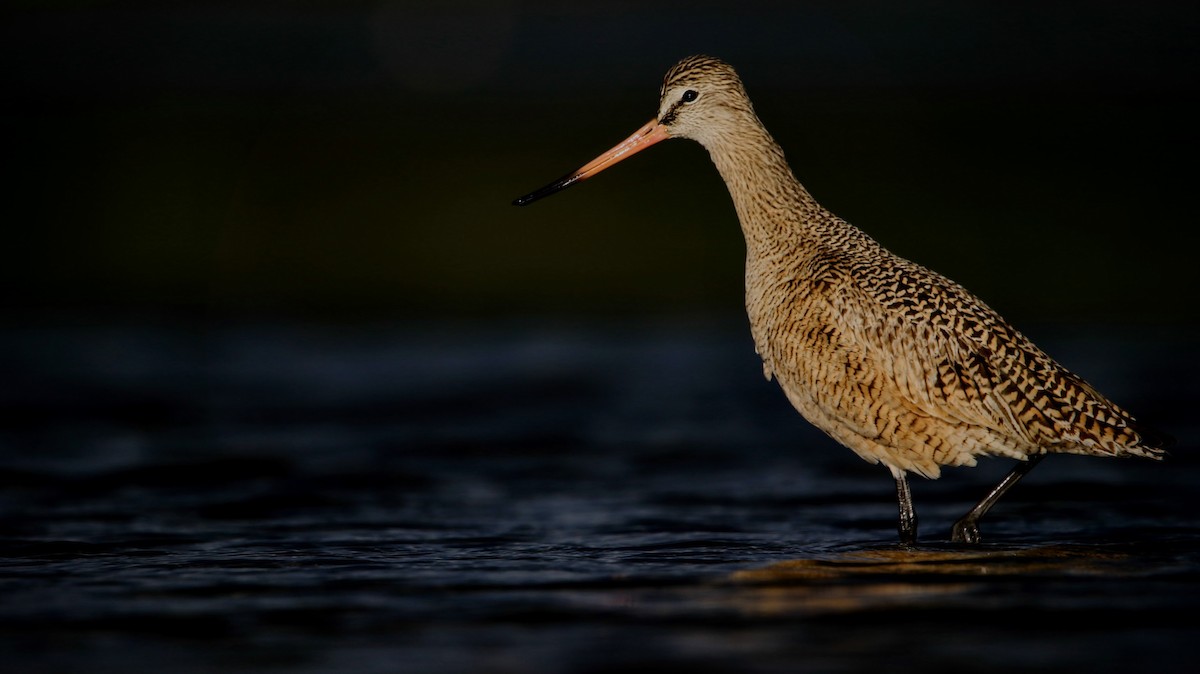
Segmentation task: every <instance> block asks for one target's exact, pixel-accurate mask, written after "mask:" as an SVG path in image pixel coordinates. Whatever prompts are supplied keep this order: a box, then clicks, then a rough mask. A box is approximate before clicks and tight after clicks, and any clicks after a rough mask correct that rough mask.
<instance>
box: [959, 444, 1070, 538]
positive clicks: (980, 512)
mask: <svg viewBox="0 0 1200 674" xmlns="http://www.w3.org/2000/svg"><path fill="white" fill-rule="evenodd" d="M1045 457H1046V455H1045V454H1038V455H1036V456H1031V457H1029V460H1028V461H1021V462H1019V463H1017V466H1016V467H1015V468H1013V469H1012V472H1011V473H1009V474H1008V475H1005V476H1004V479H1003V480H1000V484H998V485H996V486H995V487H994V488H993V489H992V490H991V491H990V492H988V495H987V496H984V497H983V500H981V501H980V502H979V503H976V504H975V507H974V508H971V512H969V513H967V514H966V515H963V517H962V519H960V520H958V521H957V522H955V523H954V528H953V529H952V530H951V532H950V540H952V541H954V542H955V543H978V542H979V518H981V517H983V516H984V515H986V514H987V511H989V510H991V509H992V506H994V505H996V501H999V500H1000V497H1001V496H1004V492H1006V491H1008V490H1009V489H1010V488H1012V486H1013V485H1014V484H1016V483H1017V481H1018V480H1020V479H1021V478H1023V477H1025V474H1026V473H1028V472H1029V471H1031V470H1033V467H1034V466H1036V465H1038V463H1039V462H1040V461H1041V460H1042V459H1044V458H1045Z"/></svg>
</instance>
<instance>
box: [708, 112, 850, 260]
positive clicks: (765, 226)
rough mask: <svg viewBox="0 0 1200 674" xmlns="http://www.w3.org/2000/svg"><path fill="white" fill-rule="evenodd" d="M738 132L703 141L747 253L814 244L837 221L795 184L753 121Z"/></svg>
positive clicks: (779, 150) (771, 140) (778, 152)
mask: <svg viewBox="0 0 1200 674" xmlns="http://www.w3.org/2000/svg"><path fill="white" fill-rule="evenodd" d="M751 122H752V123H747V124H745V125H741V126H740V128H739V129H738V132H737V133H734V134H730V135H728V136H722V137H716V138H713V139H711V140H710V141H709V142H708V143H706V144H705V145H706V147H707V148H708V151H709V156H710V157H712V161H713V163H714V164H716V166H717V171H718V172H720V174H721V177H722V178H723V179H724V180H725V186H726V187H727V188H728V189H729V195H730V196H731V197H732V198H733V205H734V208H735V209H736V210H737V214H738V219H739V220H740V221H741V224H742V234H743V235H744V236H745V237H746V246H747V248H748V252H750V253H752V254H753V253H757V252H767V251H773V252H776V253H780V252H783V249H790V251H789V254H792V255H795V253H796V252H797V251H795V248H797V247H805V246H812V245H814V244H815V242H816V241H817V240H818V239H819V238H820V237H819V236H818V233H817V232H816V231H814V228H819V227H821V226H822V225H823V223H826V222H828V220H829V219H830V218H833V219H836V216H833V215H832V214H831V213H829V212H828V211H826V210H825V209H824V208H823V207H822V206H821V205H820V204H818V203H817V201H816V200H815V199H814V198H813V197H812V195H811V194H809V193H808V190H806V189H805V188H804V186H803V185H801V184H800V182H799V181H798V180H796V177H795V175H794V174H793V173H792V169H791V168H790V167H789V166H788V163H787V159H786V158H785V157H784V155H783V149H782V148H780V147H779V144H778V143H776V142H775V139H774V138H772V137H771V134H770V133H768V132H767V130H766V129H765V128H763V126H762V124H761V122H759V121H758V119H757V117H755V118H754V119H753V120H751Z"/></svg>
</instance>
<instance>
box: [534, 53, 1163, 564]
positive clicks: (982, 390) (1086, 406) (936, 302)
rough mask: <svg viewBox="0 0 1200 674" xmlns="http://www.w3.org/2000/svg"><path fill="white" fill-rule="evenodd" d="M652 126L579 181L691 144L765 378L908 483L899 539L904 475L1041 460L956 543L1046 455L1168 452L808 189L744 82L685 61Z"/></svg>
mask: <svg viewBox="0 0 1200 674" xmlns="http://www.w3.org/2000/svg"><path fill="white" fill-rule="evenodd" d="M660 97H661V100H660V104H659V111H658V115H657V117H656V118H655V120H652V121H651V122H650V123H649V124H647V125H646V126H645V127H643V128H642V129H641V130H639V131H638V133H635V134H634V135H633V136H631V137H630V139H628V140H626V141H625V142H623V143H622V144H620V145H618V146H617V147H615V148H613V150H611V151H609V152H608V153H605V154H604V155H601V157H599V158H597V160H595V161H593V162H592V163H590V164H588V165H587V166H585V167H583V168H582V169H580V170H579V171H577V172H575V173H572V174H569V175H568V176H565V177H564V178H563V179H562V180H559V181H557V182H556V183H553V184H551V185H550V186H548V187H547V188H544V189H543V190H540V191H538V192H535V193H533V194H531V195H529V197H525V198H523V199H521V200H518V202H517V203H528V202H529V201H532V200H534V199H536V198H540V197H541V196H545V195H546V194H550V193H552V192H554V191H557V190H559V189H562V188H563V187H566V186H569V185H571V184H573V183H574V182H576V181H577V180H580V179H583V178H587V177H589V176H590V175H593V174H594V173H596V172H599V171H600V170H603V169H604V168H607V167H608V166H609V165H611V164H612V163H615V162H616V161H620V160H621V159H624V158H626V157H628V156H629V155H631V154H633V153H635V152H638V151H640V150H641V149H643V148H644V147H648V146H649V145H652V144H653V143H655V142H658V141H659V140H662V139H665V138H668V137H674V138H691V139H693V140H696V141H698V142H699V143H701V144H702V145H703V146H704V147H705V148H706V149H707V150H708V152H709V155H710V156H711V158H712V161H713V163H714V164H716V167H717V170H718V171H719V172H720V174H721V177H722V178H723V179H724V181H725V184H726V185H727V187H728V188H729V193H730V195H731V196H732V198H733V203H734V206H735V208H736V210H737V214H738V219H739V220H740V221H741V226H742V232H743V234H744V235H745V239H746V310H747V313H748V315H749V319H750V327H751V331H752V332H753V335H754V343H755V346H756V349H757V351H758V354H759V355H760V356H761V357H762V360H763V370H764V373H765V374H766V375H767V377H768V378H771V377H773V378H774V379H775V380H776V381H777V382H778V383H779V386H780V387H781V388H782V389H783V392H784V393H785V394H786V395H787V397H788V400H789V401H791V403H792V405H794V406H795V407H796V409H797V410H798V411H799V412H800V413H801V414H802V415H803V416H804V417H805V418H806V419H808V420H809V421H810V422H812V423H813V424H814V425H815V426H817V427H818V428H820V429H821V430H822V431H824V432H826V433H828V434H829V435H830V436H831V437H833V438H834V439H835V440H837V441H838V442H840V443H842V444H843V445H845V446H847V447H849V448H850V449H852V450H853V451H854V452H855V453H857V454H858V455H859V456H860V457H862V458H863V459H866V460H867V461H869V462H871V463H882V464H883V465H885V466H887V467H888V469H889V470H890V471H891V473H892V475H893V477H894V478H895V480H896V484H897V489H898V497H899V501H900V509H901V518H900V533H901V538H902V540H904V541H905V542H912V541H914V540H915V538H916V515H915V512H914V511H913V509H912V503H911V497H910V495H909V489H908V483H907V480H906V477H905V476H906V474H907V473H908V472H913V473H917V474H919V475H923V476H925V477H928V478H936V477H938V475H939V474H940V471H941V467H942V466H973V465H975V462H976V458H977V457H979V456H981V455H1000V456H1008V457H1012V458H1015V459H1021V460H1027V459H1030V458H1033V459H1034V461H1029V462H1027V463H1024V464H1020V465H1019V466H1018V468H1017V470H1015V471H1014V472H1013V473H1012V474H1011V475H1010V476H1009V477H1008V478H1006V479H1005V481H1004V482H1002V483H1001V485H999V486H998V487H997V488H996V489H995V490H993V492H992V493H991V494H989V495H988V497H987V498H985V499H984V501H982V502H981V503H980V504H979V505H978V506H976V508H975V509H973V510H972V511H971V513H969V514H968V515H967V516H966V517H965V518H963V519H962V520H960V521H959V522H958V523H956V525H955V527H954V531H953V537H954V539H955V540H962V541H977V540H978V539H979V534H978V528H977V526H976V520H978V518H979V517H980V516H982V515H983V514H984V513H985V512H986V511H987V509H988V508H990V507H991V505H992V503H994V502H995V500H996V499H997V498H999V496H1000V495H1001V494H1003V492H1004V491H1005V490H1006V489H1007V488H1008V487H1009V486H1011V484H1013V483H1014V482H1016V480H1017V479H1019V478H1020V477H1021V476H1022V475H1023V474H1024V473H1025V472H1026V471H1028V470H1029V468H1031V467H1032V465H1033V464H1034V463H1036V460H1037V459H1039V458H1040V457H1041V456H1043V455H1044V454H1046V453H1048V452H1062V453H1073V454H1091V455H1096V456H1112V457H1124V456H1139V457H1147V458H1160V457H1161V456H1162V454H1163V450H1162V445H1163V440H1162V438H1161V437H1160V436H1157V435H1155V434H1153V433H1151V432H1149V431H1147V430H1146V429H1144V428H1142V427H1140V426H1139V425H1138V423H1137V422H1136V421H1135V420H1134V418H1133V416H1131V415H1130V414H1129V412H1127V411H1125V410H1124V409H1122V408H1121V407H1119V406H1117V405H1116V404H1114V403H1113V402H1111V401H1110V400H1108V399H1107V398H1105V397H1104V396H1103V395H1101V394H1100V393H1099V392H1097V391H1096V390H1095V389H1094V388H1092V387H1091V386H1090V385H1089V384H1088V383H1087V382H1085V381H1083V380H1082V379H1080V378H1079V377H1078V376H1076V375H1075V374H1073V373H1071V372H1069V371H1067V370H1066V369H1065V368H1063V367H1062V366H1060V365H1059V364H1058V363H1056V362H1055V361H1054V360H1053V359H1051V358H1050V357H1049V356H1048V355H1046V354H1045V353H1044V352H1043V351H1042V350H1041V349H1039V348H1038V347H1037V346H1035V345H1034V344H1033V343H1032V342H1030V341H1029V340H1028V339H1026V338H1025V337H1024V336H1023V335H1022V334H1021V333H1019V332H1017V331H1016V330H1015V329H1014V328H1013V327H1012V326H1010V325H1009V324H1008V323H1007V322H1005V320H1004V319H1003V318H1001V317H1000V316H999V315H998V314H997V313H996V312H994V311H992V309H990V308H989V307H988V306H987V305H985V304H984V303H983V302H981V301H980V300H979V299H977V298H976V297H975V296H974V295H972V294H971V293H969V292H968V291H967V290H965V289H964V288H963V287H962V286H960V285H958V284H957V283H954V282H953V281H951V280H949V279H947V278H945V277H944V276H941V275H939V274H937V273H935V272H933V271H930V270H928V269H926V268H925V267H922V266H920V265H918V264H915V263H913V262H910V261H908V260H906V259H903V258H901V257H898V256H896V255H894V254H892V253H891V252H889V251H887V250H886V249H884V248H883V247H882V246H880V245H879V244H878V243H877V242H876V241H874V240H873V239H871V238H870V237H869V236H867V235H866V234H864V233H863V232H862V231H861V230H859V229H858V228H856V227H854V226H852V225H850V224H849V223H847V222H846V221H844V220H842V219H841V218H839V217H837V216H836V215H834V214H833V213H831V212H829V211H828V210H826V209H825V208H823V207H822V206H821V205H820V204H818V203H817V202H816V200H814V199H813V197H812V196H811V195H810V194H809V193H808V191H807V190H805V189H804V187H803V186H802V185H801V184H800V183H799V181H797V180H796V178H795V176H794V175H793V174H792V171H791V168H790V167H789V166H788V164H787V161H786V160H785V158H784V154H783V151H782V150H781V149H780V147H779V145H778V144H777V143H776V142H775V141H774V139H772V138H771V136H770V134H769V133H768V132H767V130H766V129H765V128H764V127H763V125H762V122H760V121H759V119H758V116H757V115H756V114H755V112H754V108H753V106H752V105H751V103H750V99H749V97H748V96H747V95H746V91H745V89H744V87H743V85H742V82H741V80H740V79H739V78H738V76H737V74H736V73H735V72H734V70H733V68H732V67H730V66H729V65H728V64H726V63H724V62H723V61H721V60H719V59H715V58H712V57H707V56H692V57H688V58H686V59H684V60H682V61H680V62H679V63H678V64H676V65H675V66H674V67H672V68H671V69H670V71H668V72H667V75H666V77H665V78H664V80H663V85H662V89H661V91H660Z"/></svg>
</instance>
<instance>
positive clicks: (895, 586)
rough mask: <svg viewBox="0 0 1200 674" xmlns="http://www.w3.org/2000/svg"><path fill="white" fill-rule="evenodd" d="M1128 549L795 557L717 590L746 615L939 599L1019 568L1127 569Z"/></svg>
mask: <svg viewBox="0 0 1200 674" xmlns="http://www.w3.org/2000/svg"><path fill="white" fill-rule="evenodd" d="M1129 559H1130V555H1128V554H1125V553H1118V552H1112V551H1107V550H1098V549H1096V548H1089V547H1087V546H1066V545H1063V546H1048V547H1037V548H1020V549H984V550H979V549H963V550H947V549H936V550H921V549H903V548H890V549H874V550H854V551H848V552H844V553H838V554H832V555H826V556H822V557H820V558H812V559H793V560H788V561H784V562H778V563H775V564H771V565H770V566H766V567H763V568H759V569H747V570H743V571H737V572H735V573H733V574H731V575H730V576H729V577H727V578H726V581H727V583H728V585H730V586H733V587H734V588H736V589H737V591H733V592H729V593H720V596H721V597H722V598H721V599H720V601H721V602H722V603H724V604H725V605H726V608H730V609H733V610H735V611H737V612H738V613H741V614H744V615H760V616H778V615H786V614H796V613H812V612H849V611H857V610H863V609H870V608H879V607H887V606H894V605H908V606H912V605H939V604H945V603H947V602H949V601H953V600H954V598H955V597H960V596H964V595H968V594H971V593H973V592H975V591H978V590H981V589H982V588H984V587H985V586H986V585H987V584H988V583H989V582H991V581H992V580H1000V579H1012V578H1016V577H1020V576H1038V577H1047V576H1050V577H1053V576H1060V577H1069V576H1096V575H1126V574H1130V565H1129Z"/></svg>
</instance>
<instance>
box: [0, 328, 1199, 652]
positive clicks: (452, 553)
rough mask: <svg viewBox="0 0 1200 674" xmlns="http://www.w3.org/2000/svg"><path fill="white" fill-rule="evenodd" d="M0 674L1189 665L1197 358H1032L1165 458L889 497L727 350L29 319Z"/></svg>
mask: <svg viewBox="0 0 1200 674" xmlns="http://www.w3.org/2000/svg"><path fill="white" fill-rule="evenodd" d="M3 334H4V336H3V337H2V338H0V339H2V344H0V347H2V356H0V358H2V359H3V360H2V361H0V365H2V366H3V369H4V371H5V373H6V374H5V376H4V377H3V379H2V380H0V401H2V402H3V406H2V408H0V414H2V415H3V420H4V423H3V427H2V429H0V484H2V485H3V491H2V492H0V494H2V495H0V532H2V540H0V589H2V595H0V597H2V598H0V648H2V649H3V653H4V656H3V658H4V663H5V670H6V671H13V672H18V671H20V672H57V671H62V672H68V671H88V672H117V671H120V672H129V671H152V670H165V671H172V672H195V671H224V672H244V671H245V672H248V671H289V672H291V671H296V672H310V671H311V672H317V671H321V672H324V671H353V672H376V671H387V672H392V671H404V672H408V671H412V672H599V671H654V672H676V671H688V672H718V671H737V672H792V671H815V672H848V671H868V670H876V671H880V670H885V669H886V670H911V671H915V670H921V671H925V672H961V671H1013V670H1017V669H1019V670H1021V671H1055V672H1060V671H1088V672H1095V671H1114V672H1115V671H1131V670H1139V671H1145V670H1152V671H1191V669H1190V663H1191V661H1192V659H1193V657H1192V653H1193V648H1192V646H1193V643H1194V640H1195V638H1196V637H1198V636H1200V618H1198V617H1197V613H1196V607H1197V606H1200V527H1198V526H1197V515H1196V513H1197V512H1200V507H1198V506H1200V493H1198V491H1197V489H1196V486H1197V484H1198V476H1200V473H1198V472H1197V469H1198V468H1200V461H1198V460H1197V459H1196V457H1195V454H1194V451H1193V450H1194V449H1195V443H1194V440H1192V438H1195V437H1196V433H1195V432H1196V430H1197V423H1196V420H1195V415H1194V403H1195V402H1196V400H1197V394H1195V393H1194V392H1193V391H1192V390H1191V389H1190V388H1189V384H1188V382H1195V381H1196V380H1197V376H1200V363H1198V362H1197V359H1196V358H1195V355H1194V354H1195V348H1194V347H1195V346H1196V342H1195V340H1193V339H1191V337H1190V336H1188V335H1182V334H1180V333H1171V332H1169V331H1164V332H1161V333H1158V334H1146V333H1145V332H1133V331H1127V332H1119V333H1110V332H1107V331H1104V330H1100V329H1095V330H1091V329H1089V330H1082V329H1080V330H1071V331H1067V330H1062V331H1059V332H1056V333H1051V334H1048V335H1046V336H1045V338H1044V339H1040V340H1039V341H1041V342H1042V343H1043V346H1045V347H1046V348H1047V350H1049V351H1051V352H1052V353H1054V354H1055V355H1057V356H1058V357H1059V358H1060V359H1061V360H1063V361H1064V362H1066V363H1067V364H1068V365H1069V366H1071V367H1072V368H1073V369H1075V370H1077V371H1079V372H1081V373H1083V374H1084V375H1085V376H1086V377H1087V378H1089V379H1090V380H1091V381H1093V383H1095V384H1096V385H1097V386H1099V387H1100V388H1101V389H1103V390H1105V391H1107V392H1108V393H1109V394H1110V395H1111V396H1112V397H1114V398H1116V399H1117V400H1119V401H1121V402H1124V403H1126V404H1127V405H1128V406H1130V407H1132V408H1134V409H1135V410H1138V411H1141V412H1143V415H1144V416H1147V417H1150V418H1154V419H1155V420H1157V421H1159V422H1160V423H1161V424H1162V425H1164V426H1165V427H1166V429H1167V430H1169V431H1170V432H1172V433H1173V434H1175V435H1177V436H1178V437H1179V439H1180V442H1179V444H1178V445H1177V447H1176V449H1175V452H1174V455H1173V456H1172V458H1170V459H1169V460H1168V461H1167V462H1166V463H1153V462H1149V461H1115V460H1104V459H1092V458H1082V457H1064V456H1055V457H1050V458H1049V459H1047V460H1046V461H1045V462H1043V463H1042V465H1041V466H1039V468H1038V469H1037V470H1036V471H1034V472H1033V473H1031V475H1030V476H1029V478H1027V479H1026V481H1025V482H1023V483H1022V484H1021V485H1019V486H1018V487H1017V488H1016V489H1015V490H1014V491H1013V492H1012V493H1010V494H1009V496H1008V497H1007V498H1006V499H1005V500H1004V501H1002V502H1001V504H1000V505H999V506H998V507H997V508H996V510H995V511H994V512H993V513H992V515H991V516H990V517H989V519H986V520H984V523H983V527H982V530H983V535H984V538H985V542H984V544H983V545H981V546H978V547H963V546H955V545H951V544H949V543H948V542H947V538H948V532H949V527H950V524H951V522H953V520H954V519H955V518H957V517H958V516H959V515H961V514H962V513H963V512H964V511H965V510H966V508H967V507H969V505H970V504H971V503H973V502H974V500H976V499H977V498H978V497H979V496H980V495H982V493H983V492H984V491H986V489H987V488H988V487H989V486H990V485H991V484H992V483H993V482H994V481H996V480H998V479H999V477H1000V476H1001V475H1003V473H1004V472H1006V471H1007V469H1008V468H1009V465H1010V463H1009V462H1008V461H1005V460H990V461H984V462H983V463H982V464H981V465H980V467H978V468H975V469H957V470H949V471H947V473H946V475H945V476H944V477H943V479H941V480H939V481H936V482H928V481H919V482H917V483H915V484H914V497H915V499H916V502H917V507H918V512H919V514H920V516H921V518H922V527H923V528H922V544H921V545H920V546H919V547H918V548H917V549H913V550H906V549H903V548H901V547H899V546H898V545H897V544H896V533H895V504H894V500H893V499H894V496H893V485H892V482H891V479H890V477H889V476H888V474H887V472H886V470H884V469H882V468H880V467H878V466H868V465H867V464H865V463H863V462H862V461H860V460H859V459H857V458H856V457H854V456H853V455H852V454H851V453H850V452H849V451H848V450H844V449H841V448H839V447H837V446H836V445H834V444H833V443H832V442H831V441H829V440H827V439H825V438H824V437H823V436H822V435H820V434H819V433H817V432H815V431H813V430H812V429H811V428H810V427H808V426H807V425H806V424H805V423H804V422H803V421H802V420H800V419H799V418H798V417H797V416H796V415H795V414H794V413H793V412H792V411H791V410H790V409H789V408H788V407H787V404H786V403H785V402H784V401H783V398H782V396H781V395H779V393H778V391H777V389H776V388H775V386H774V385H773V384H768V383H766V382H764V381H763V380H762V379H761V376H760V374H759V372H760V370H759V366H758V364H757V362H756V360H755V356H754V355H753V352H752V349H751V346H750V343H749V337H748V335H747V334H746V331H745V328H744V326H743V325H742V323H741V322H740V321H729V322H728V323H726V322H721V321H715V322H714V321H708V320H696V321H674V322H662V323H654V322H629V323H623V324H620V325H595V324H558V325H547V324H538V323H528V324H519V323H512V324H507V325H474V324H423V325H419V326H416V327H413V326H406V325H375V326H371V325H368V326H347V327H340V328H338V327H305V326H297V325H236V326H224V327H222V326H216V325H195V324H193V325H186V324H184V325H181V324H167V323H159V324H153V323H151V324H146V323H142V324H125V325H95V324H92V325H74V326H72V325H65V324H56V325H48V324H41V325H38V326H26V327H21V326H15V327H13V326H10V327H9V329H7V330H5V331H4V333H3Z"/></svg>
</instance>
